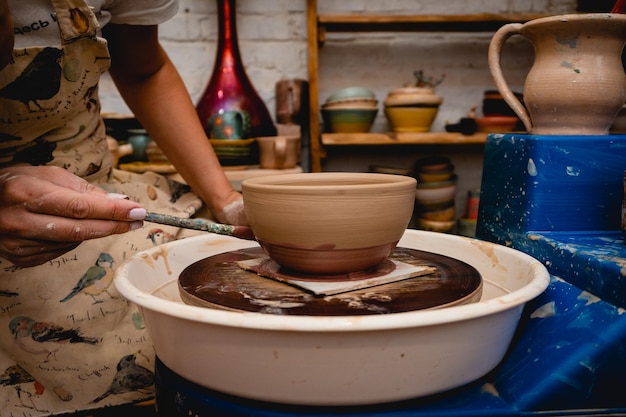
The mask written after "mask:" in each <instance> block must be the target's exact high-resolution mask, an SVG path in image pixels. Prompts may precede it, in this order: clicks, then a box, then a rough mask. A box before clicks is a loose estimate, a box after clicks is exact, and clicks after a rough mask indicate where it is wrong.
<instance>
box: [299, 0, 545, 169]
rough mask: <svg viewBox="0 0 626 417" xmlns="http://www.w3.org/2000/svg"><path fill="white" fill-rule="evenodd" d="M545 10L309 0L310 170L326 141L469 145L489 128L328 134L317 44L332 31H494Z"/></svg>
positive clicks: (316, 166)
mask: <svg viewBox="0 0 626 417" xmlns="http://www.w3.org/2000/svg"><path fill="white" fill-rule="evenodd" d="M546 16H548V15H547V14H545V13H515V14H511V13H504V14H494V13H479V14H449V15H446V14H443V15H441V14H439V15H384V14H383V15H381V14H375V15H374V14H356V13H354V14H318V12H317V0H307V32H308V43H307V46H308V67H309V68H308V72H309V89H310V91H309V122H310V124H309V139H310V162H311V170H312V171H314V172H315V171H321V165H322V164H321V161H322V159H323V158H325V157H326V156H327V155H326V152H325V150H324V147H326V146H358V145H383V146H384V145H446V144H449V145H457V144H458V145H465V144H481V143H484V142H485V139H486V134H477V135H471V136H465V135H462V134H454V133H444V132H442V133H435V132H429V133H424V134H385V133H381V134H376V133H370V134H338V133H335V134H328V133H322V132H321V126H320V116H319V106H320V103H319V97H318V95H319V50H320V48H321V47H322V46H323V44H324V41H326V35H327V34H328V33H331V32H334V33H341V32H370V33H371V32H457V33H458V32H495V31H496V30H497V29H498V28H500V27H501V26H503V25H505V24H507V23H525V22H527V21H529V20H533V19H537V18H541V17H546Z"/></svg>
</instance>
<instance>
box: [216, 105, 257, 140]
mask: <svg viewBox="0 0 626 417" xmlns="http://www.w3.org/2000/svg"><path fill="white" fill-rule="evenodd" d="M250 129H251V124H250V115H249V114H248V112H246V111H243V110H228V111H220V112H219V113H215V114H213V115H211V117H210V118H209V123H208V129H207V131H208V132H207V133H208V134H209V137H210V138H211V139H245V138H247V137H249V134H250Z"/></svg>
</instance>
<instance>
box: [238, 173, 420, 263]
mask: <svg viewBox="0 0 626 417" xmlns="http://www.w3.org/2000/svg"><path fill="white" fill-rule="evenodd" d="M416 185H417V182H416V180H415V179H414V178H412V177H407V176H402V175H393V174H375V173H350V172H320V173H302V174H288V175H272V176H263V177H256V178H249V179H246V180H244V181H243V182H242V184H241V188H242V192H243V200H244V207H245V211H246V216H247V218H248V221H249V223H250V226H251V227H252V231H253V232H254V235H255V236H256V238H257V241H258V242H259V244H260V245H261V247H263V249H264V251H265V252H266V253H267V255H268V256H269V257H270V258H272V259H273V260H274V261H275V262H276V263H278V264H279V265H281V266H282V267H284V268H287V269H291V270H295V271H299V272H304V273H308V274H322V275H330V274H343V273H349V272H355V271H362V270H366V269H368V268H370V267H373V266H375V265H377V264H378V263H380V262H381V261H383V260H384V259H385V258H387V256H389V254H390V253H391V251H392V250H393V249H394V248H395V246H396V244H397V242H398V240H399V239H400V237H401V236H402V234H403V233H404V231H405V230H406V228H407V226H408V224H409V221H410V219H411V216H412V214H413V206H414V204H415V189H416Z"/></svg>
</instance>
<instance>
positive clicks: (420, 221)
mask: <svg viewBox="0 0 626 417" xmlns="http://www.w3.org/2000/svg"><path fill="white" fill-rule="evenodd" d="M414 174H415V177H416V178H417V188H416V190H415V200H416V206H415V213H416V217H417V218H416V224H417V227H418V228H419V229H423V230H430V231H435V232H446V233H449V232H452V231H453V229H454V226H455V223H456V222H455V213H456V208H455V198H454V197H455V194H456V182H457V176H456V174H455V173H454V165H452V163H451V162H450V159H448V158H447V157H445V156H434V157H429V158H423V159H420V160H418V161H417V162H416V164H415V172H414Z"/></svg>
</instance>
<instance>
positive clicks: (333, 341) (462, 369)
mask: <svg viewBox="0 0 626 417" xmlns="http://www.w3.org/2000/svg"><path fill="white" fill-rule="evenodd" d="M377 215H380V213H377ZM398 246H399V247H406V248H411V249H417V250H424V251H429V252H433V253H438V254H442V255H445V256H449V257H452V258H455V259H458V260H461V261H463V262H466V263H468V264H470V265H472V266H473V267H474V268H476V269H477V270H478V271H479V273H480V275H481V277H482V278H483V293H482V297H481V299H480V301H478V302H475V303H472V304H465V305H460V306H454V307H447V308H441V309H436V310H427V311H424V310H419V311H412V312H406V313H396V314H376V315H369V316H336V317H321V316H289V315H275V314H264V313H252V312H241V311H225V310H216V309H211V308H204V307H198V306H192V305H186V304H184V303H183V302H182V300H181V298H180V293H179V290H178V277H179V275H180V274H181V272H182V271H183V270H184V269H185V268H186V267H187V266H189V265H191V264H193V263H194V262H197V261H199V260H201V259H205V258H207V257H210V256H213V255H216V254H219V253H225V252H229V251H233V250H238V249H242V248H249V247H255V248H257V247H258V245H257V244H256V243H254V242H250V241H246V240H241V239H236V238H232V237H227V236H218V235H214V234H208V233H207V234H204V235H201V236H198V237H191V238H187V239H181V240H178V241H175V242H170V243H167V244H164V245H160V246H157V247H155V248H151V249H149V250H146V251H144V252H140V253H138V254H137V255H135V256H133V257H131V258H130V259H129V260H128V261H127V262H125V263H124V264H123V265H121V266H120V267H119V268H118V269H117V270H116V273H115V286H116V287H117V289H118V290H119V291H120V293H121V294H122V295H123V296H125V297H126V298H127V299H128V300H130V301H131V302H134V303H136V304H137V305H139V307H140V309H141V313H142V315H143V317H144V319H145V325H146V329H147V331H148V334H149V336H150V340H151V342H152V344H153V345H154V349H155V351H156V354H157V355H158V357H159V359H161V361H162V362H163V363H164V364H165V365H166V366H167V367H168V368H169V369H171V370H172V371H174V372H176V373H177V374H178V375H180V376H181V377H182V378H185V379H186V380H188V381H191V382H193V383H195V384H198V385H200V386H202V387H206V388H209V389H213V390H217V391H219V392H222V393H226V394H230V395H236V396H240V397H244V398H250V399H255V400H261V401H271V402H277V403H287V404H305V405H320V406H343V405H365V404H376V403H384V402H391V401H401V400H408V399H413V398H418V397H423V396H426V395H431V394H435V393H441V392H444V391H447V390H450V389H453V388H456V387H460V386H462V385H464V384H467V383H469V382H472V381H475V380H476V379H478V378H480V377H482V376H484V375H485V374H487V373H488V372H489V371H491V370H492V369H494V368H495V367H497V366H498V364H499V363H500V361H501V360H502V358H503V357H504V355H505V354H506V352H507V349H508V348H509V345H510V344H511V342H512V341H513V340H514V339H513V335H514V333H515V329H516V327H517V324H518V322H519V319H520V316H521V313H522V310H523V308H524V305H525V303H526V302H527V301H529V300H531V299H533V298H534V297H536V296H537V295H539V294H540V293H541V292H542V291H543V290H544V289H545V288H546V287H547V285H548V283H549V281H550V276H549V274H548V271H547V270H546V268H545V267H544V266H543V265H542V264H541V263H540V262H539V261H537V260H535V259H534V258H532V257H531V256H529V255H526V254H524V253H522V252H519V251H516V250H513V249H511V248H507V247H505V246H501V245H496V244H493V243H489V242H484V241H480V240H475V239H469V238H463V237H460V236H453V235H447V234H443V233H433V232H423V231H416V230H407V231H406V232H405V234H404V235H403V237H402V239H401V240H400V242H399V243H398ZM236 290H237V291H242V292H243V291H244V289H236ZM242 296H243V294H242ZM488 395H490V394H488Z"/></svg>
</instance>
